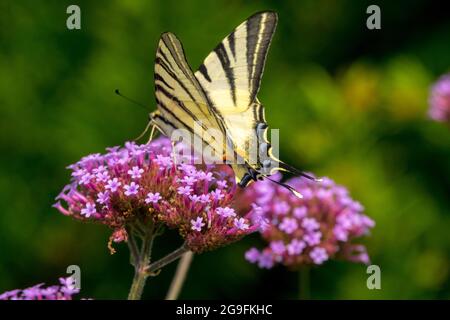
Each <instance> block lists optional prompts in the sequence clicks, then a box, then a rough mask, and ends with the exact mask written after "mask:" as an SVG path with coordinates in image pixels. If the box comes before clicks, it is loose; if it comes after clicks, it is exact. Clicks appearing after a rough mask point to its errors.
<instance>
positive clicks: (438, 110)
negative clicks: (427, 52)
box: [428, 74, 450, 123]
mask: <svg viewBox="0 0 450 320" xmlns="http://www.w3.org/2000/svg"><path fill="white" fill-rule="evenodd" d="M429 105H430V109H429V110H428V115H429V117H430V118H431V119H433V120H436V121H439V122H447V123H449V122H450V74H446V75H444V76H442V77H441V78H440V79H439V80H438V81H437V82H436V83H435V84H434V85H433V87H432V88H431V93H430V98H429Z"/></svg>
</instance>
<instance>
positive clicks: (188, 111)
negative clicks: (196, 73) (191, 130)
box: [155, 85, 208, 131]
mask: <svg viewBox="0 0 450 320" xmlns="http://www.w3.org/2000/svg"><path fill="white" fill-rule="evenodd" d="M155 87H156V90H157V91H158V92H161V93H162V94H163V95H165V96H166V97H167V99H169V100H171V101H173V102H175V103H176V104H177V105H178V106H179V107H180V108H181V109H182V110H183V111H184V112H185V113H186V114H187V115H188V116H189V117H191V118H192V119H193V120H194V121H195V122H197V123H198V124H201V126H202V129H203V130H205V131H206V130H208V128H207V127H206V125H205V124H204V123H203V122H201V121H200V120H199V119H198V118H197V116H196V115H195V114H194V113H192V111H191V110H189V108H187V107H186V105H185V104H184V103H183V102H182V101H180V100H179V99H178V98H177V97H175V96H174V95H172V94H171V93H170V92H169V91H167V90H166V89H164V88H163V87H161V86H160V85H156V86H155Z"/></svg>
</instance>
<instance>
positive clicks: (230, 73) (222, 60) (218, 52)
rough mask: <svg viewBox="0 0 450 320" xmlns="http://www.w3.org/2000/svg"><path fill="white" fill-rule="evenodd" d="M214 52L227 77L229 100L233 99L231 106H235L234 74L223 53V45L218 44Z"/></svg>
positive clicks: (226, 56) (225, 54)
mask: <svg viewBox="0 0 450 320" xmlns="http://www.w3.org/2000/svg"><path fill="white" fill-rule="evenodd" d="M214 52H215V53H216V55H217V58H218V59H219V61H220V64H221V65H222V68H223V70H224V72H225V76H226V77H227V80H228V85H229V86H230V90H231V98H232V99H233V104H234V105H235V106H236V84H235V82H234V74H233V70H232V69H231V68H230V59H229V57H228V54H227V52H226V51H225V47H224V45H223V43H221V44H219V45H218V46H217V47H216V48H215V49H214Z"/></svg>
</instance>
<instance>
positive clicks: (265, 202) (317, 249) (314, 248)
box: [237, 175, 375, 269]
mask: <svg viewBox="0 0 450 320" xmlns="http://www.w3.org/2000/svg"><path fill="white" fill-rule="evenodd" d="M279 178H280V175H278V176H277V177H276V179H279ZM287 183H288V184H289V185H291V186H292V187H294V188H295V189H296V190H297V191H299V192H300V193H301V194H302V195H303V198H302V199H300V198H298V197H297V196H295V195H294V194H292V193H291V192H289V191H288V190H286V189H285V188H282V187H280V186H278V185H276V184H274V183H271V182H270V181H267V180H264V181H260V182H257V183H254V184H253V185H251V186H249V187H248V188H247V189H246V190H245V191H244V192H243V194H242V195H241V199H240V200H238V201H237V202H238V203H241V204H242V207H243V208H246V207H248V206H250V203H251V202H255V203H256V205H257V206H258V207H259V210H260V211H261V212H262V218H263V219H265V221H266V225H265V227H263V228H262V230H261V235H262V237H263V239H264V240H265V241H267V243H268V245H267V247H266V248H264V249H262V250H258V249H256V248H251V249H250V250H248V251H247V252H246V254H245V258H246V259H247V260H248V261H249V262H251V263H256V264H258V266H259V267H261V268H272V267H273V266H274V265H275V264H278V263H279V264H283V265H285V266H288V267H291V268H293V269H297V268H299V267H301V266H303V265H320V264H322V263H324V262H325V261H327V260H329V259H332V258H343V259H345V260H349V261H354V262H362V263H369V256H368V254H367V252H366V250H365V247H364V246H362V245H356V244H353V240H354V239H355V238H358V237H361V236H364V235H366V234H368V233H369V230H370V229H371V228H372V227H374V225H375V223H374V221H373V220H371V219H370V218H369V217H367V216H366V215H364V214H363V210H364V209H363V207H362V205H361V204H360V203H359V202H356V201H354V200H352V198H350V195H349V193H348V191H347V189H346V188H344V187H342V186H339V185H336V184H335V183H334V182H333V181H332V180H330V179H328V178H323V179H322V180H321V181H320V182H316V181H311V180H307V179H303V178H293V179H291V180H288V181H287ZM253 206H254V207H255V205H253Z"/></svg>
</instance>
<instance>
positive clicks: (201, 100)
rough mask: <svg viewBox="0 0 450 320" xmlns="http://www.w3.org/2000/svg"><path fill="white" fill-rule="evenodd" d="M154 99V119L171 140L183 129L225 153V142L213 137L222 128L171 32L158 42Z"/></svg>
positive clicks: (155, 123) (204, 143) (154, 122)
mask: <svg viewBox="0 0 450 320" xmlns="http://www.w3.org/2000/svg"><path fill="white" fill-rule="evenodd" d="M155 96H156V103H157V107H158V110H157V111H156V112H154V113H152V114H151V120H152V122H153V124H154V125H155V126H156V127H157V128H158V129H159V130H160V131H161V132H162V133H163V134H165V135H166V136H168V137H171V136H172V133H173V132H174V130H177V129H184V130H187V131H188V132H189V133H190V134H191V135H192V136H194V137H196V138H197V139H199V141H202V142H203V145H207V146H209V147H210V148H212V149H214V150H217V152H219V150H224V148H223V141H219V140H216V137H215V135H214V134H213V133H214V131H213V130H214V129H216V130H218V131H219V132H221V131H223V130H224V128H223V125H222V123H221V122H220V121H218V120H217V119H216V117H215V115H214V114H213V113H212V112H211V110H210V107H209V106H208V104H209V102H208V98H207V97H206V96H205V94H204V91H203V89H202V87H201V85H200V84H199V83H198V80H197V78H196V77H195V76H194V74H193V72H192V70H191V69H190V67H189V65H188V63H187V61H186V58H185V55H184V51H183V47H182V45H181V43H180V41H179V40H178V39H177V38H176V36H175V35H174V34H172V33H164V34H162V35H161V38H160V40H159V43H158V49H157V52H156V59H155ZM221 148H222V149H221ZM222 153H223V152H222Z"/></svg>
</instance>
